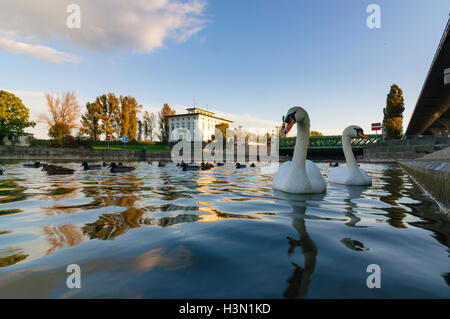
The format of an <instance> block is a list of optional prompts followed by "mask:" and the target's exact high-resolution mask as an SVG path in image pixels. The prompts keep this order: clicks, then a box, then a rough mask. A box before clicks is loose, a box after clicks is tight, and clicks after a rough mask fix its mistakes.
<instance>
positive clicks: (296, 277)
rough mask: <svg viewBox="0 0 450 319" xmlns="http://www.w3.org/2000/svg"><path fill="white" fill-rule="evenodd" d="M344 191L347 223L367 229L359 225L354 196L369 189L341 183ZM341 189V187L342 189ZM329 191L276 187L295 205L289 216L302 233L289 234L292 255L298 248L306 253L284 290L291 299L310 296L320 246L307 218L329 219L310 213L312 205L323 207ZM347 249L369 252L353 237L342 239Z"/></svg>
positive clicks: (280, 194)
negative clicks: (290, 190)
mask: <svg viewBox="0 0 450 319" xmlns="http://www.w3.org/2000/svg"><path fill="white" fill-rule="evenodd" d="M339 187H340V188H341V189H342V191H343V193H344V194H345V199H344V205H345V216H346V217H347V218H348V220H347V221H346V222H345V225H346V226H348V227H361V228H365V227H367V226H363V225H361V226H358V225H357V224H358V223H359V222H360V221H361V219H360V218H359V217H357V216H356V213H357V212H356V211H355V210H354V209H355V208H356V207H357V204H355V203H353V202H352V200H353V199H358V198H360V197H361V196H362V194H363V193H364V192H365V191H366V190H367V189H368V187H367V186H344V185H342V186H339ZM341 189H340V190H341ZM325 196H326V194H290V193H285V192H282V191H278V190H274V197H276V198H278V199H281V200H284V201H287V202H288V203H289V204H290V205H291V206H292V211H291V212H290V213H289V216H290V217H291V218H292V226H293V227H294V228H295V230H296V231H297V233H298V236H299V237H298V238H292V237H289V236H288V237H286V239H287V240H288V244H289V246H288V254H289V256H291V255H293V254H294V253H295V251H296V248H297V247H298V248H300V250H301V254H302V255H303V259H304V264H303V265H298V264H296V263H294V262H293V263H292V265H293V267H294V273H293V274H292V276H291V277H290V278H289V279H288V286H287V288H286V289H285V290H284V293H283V296H284V297H285V298H287V299H299V298H306V297H307V294H308V288H309V285H310V284H311V276H312V274H313V273H314V269H315V267H316V260H317V255H318V252H319V249H318V248H317V246H316V245H315V244H314V241H313V239H312V238H311V236H310V235H309V234H308V231H307V227H306V220H307V219H314V220H327V219H328V218H324V217H319V216H315V215H311V214H308V207H319V206H320V203H321V202H322V201H323V200H324V198H325ZM341 243H343V244H344V245H345V246H346V247H347V248H349V249H351V250H354V251H365V250H368V248H367V247H365V246H364V244H363V243H361V242H360V241H358V240H355V239H351V238H343V239H342V240H341Z"/></svg>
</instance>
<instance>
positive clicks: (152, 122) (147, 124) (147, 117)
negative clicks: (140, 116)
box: [143, 111, 156, 141]
mask: <svg viewBox="0 0 450 319" xmlns="http://www.w3.org/2000/svg"><path fill="white" fill-rule="evenodd" d="M143 125H144V138H145V139H147V138H150V141H151V140H152V139H153V130H154V129H155V126H156V116H155V114H154V113H151V114H150V113H148V111H145V113H144V122H143Z"/></svg>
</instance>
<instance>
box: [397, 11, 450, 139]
mask: <svg viewBox="0 0 450 319" xmlns="http://www.w3.org/2000/svg"><path fill="white" fill-rule="evenodd" d="M447 68H450V18H449V20H448V21H447V26H446V27H445V30H444V34H443V35H442V39H441V42H440V43H439V46H438V48H437V50H436V54H435V55H434V58H433V61H432V62H431V66H430V69H429V71H428V74H427V77H426V78H425V82H424V84H423V87H422V91H421V92H420V95H419V98H418V100H417V103H416V107H415V108H414V112H413V114H412V116H411V120H410V121H409V124H408V128H407V129H406V135H420V134H423V133H427V131H428V132H431V131H432V130H433V129H447V127H446V125H447V124H445V123H449V122H450V87H448V86H445V85H444V70H445V69H447Z"/></svg>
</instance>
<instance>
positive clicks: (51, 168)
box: [46, 165, 75, 175]
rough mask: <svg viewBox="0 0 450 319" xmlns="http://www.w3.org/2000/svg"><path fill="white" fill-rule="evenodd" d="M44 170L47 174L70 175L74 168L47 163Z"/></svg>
mask: <svg viewBox="0 0 450 319" xmlns="http://www.w3.org/2000/svg"><path fill="white" fill-rule="evenodd" d="M46 171H47V174H48V175H70V174H73V173H74V172H75V170H73V169H71V168H67V167H62V166H55V165H47V169H46Z"/></svg>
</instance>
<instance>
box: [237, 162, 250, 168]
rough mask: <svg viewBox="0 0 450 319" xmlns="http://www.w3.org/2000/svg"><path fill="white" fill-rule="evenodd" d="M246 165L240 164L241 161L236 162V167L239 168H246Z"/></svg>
mask: <svg viewBox="0 0 450 319" xmlns="http://www.w3.org/2000/svg"><path fill="white" fill-rule="evenodd" d="M246 167H247V165H244V164H241V163H236V168H237V169H240V168H246Z"/></svg>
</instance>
